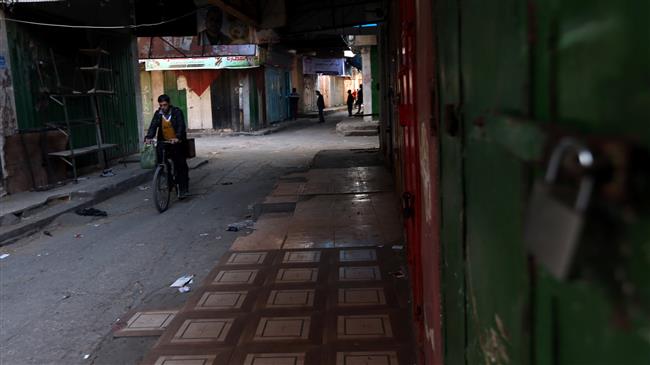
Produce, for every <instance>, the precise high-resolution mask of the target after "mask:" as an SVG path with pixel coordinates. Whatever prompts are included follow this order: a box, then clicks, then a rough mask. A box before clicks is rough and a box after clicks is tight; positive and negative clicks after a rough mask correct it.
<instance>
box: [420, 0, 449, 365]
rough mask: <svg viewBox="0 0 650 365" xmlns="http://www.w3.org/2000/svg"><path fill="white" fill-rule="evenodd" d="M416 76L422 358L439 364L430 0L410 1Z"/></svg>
mask: <svg viewBox="0 0 650 365" xmlns="http://www.w3.org/2000/svg"><path fill="white" fill-rule="evenodd" d="M415 9H416V11H415V24H416V25H415V34H416V36H415V44H416V46H415V58H416V60H417V61H418V62H416V65H415V72H416V74H417V75H418V77H417V78H416V79H415V85H414V87H415V89H416V90H417V92H416V101H415V107H414V110H415V111H416V113H415V115H416V117H415V123H416V128H417V137H418V140H417V141H416V145H417V148H418V162H419V166H418V167H419V175H420V180H419V189H420V190H419V194H418V195H419V199H418V201H419V202H421V203H420V207H419V208H420V212H421V214H420V217H418V219H419V220H420V222H419V225H420V232H419V234H420V264H421V275H422V282H421V284H422V326H423V331H424V339H423V340H424V342H423V343H422V355H423V362H424V363H425V364H432V365H441V364H442V363H443V360H442V358H443V348H444V347H443V342H444V339H443V338H442V329H441V318H442V300H441V296H442V294H441V285H440V282H441V280H440V276H441V270H440V262H441V257H440V252H441V250H440V193H439V189H440V184H439V181H440V180H439V170H440V167H439V166H440V165H439V143H438V118H437V116H438V115H439V114H438V108H437V105H438V102H437V98H436V94H437V92H436V85H437V80H436V74H435V72H436V69H437V66H436V64H437V62H436V54H435V47H434V45H435V42H434V36H435V34H434V26H433V9H432V2H431V1H430V0H416V1H415Z"/></svg>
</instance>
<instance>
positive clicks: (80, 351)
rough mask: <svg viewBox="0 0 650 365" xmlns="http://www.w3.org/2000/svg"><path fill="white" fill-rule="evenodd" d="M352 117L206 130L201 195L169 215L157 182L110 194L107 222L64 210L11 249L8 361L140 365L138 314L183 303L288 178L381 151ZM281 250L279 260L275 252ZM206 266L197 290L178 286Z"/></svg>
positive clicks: (3, 282) (3, 296)
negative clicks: (154, 189) (356, 129)
mask: <svg viewBox="0 0 650 365" xmlns="http://www.w3.org/2000/svg"><path fill="white" fill-rule="evenodd" d="M341 118H342V115H338V114H337V115H334V116H330V117H328V122H327V123H325V124H324V125H318V124H315V121H305V122H302V123H297V124H295V125H293V126H292V127H291V128H289V129H286V130H284V131H281V132H279V133H276V134H271V135H268V136H259V137H245V136H239V137H206V138H201V139H198V140H197V150H198V151H197V152H198V154H199V156H200V157H202V158H206V159H208V160H209V163H208V164H206V165H204V166H202V167H200V168H198V169H196V170H193V171H192V172H191V174H190V178H191V182H190V185H191V190H192V193H193V194H194V196H193V197H192V198H191V199H188V200H186V201H182V202H177V201H174V202H173V204H172V206H171V208H170V210H169V211H167V212H165V213H164V214H159V213H158V212H157V211H156V210H155V208H154V206H153V203H152V201H151V190H150V189H149V187H148V184H143V185H141V186H139V187H136V188H134V189H131V190H130V191H127V192H126V193H124V194H122V195H119V196H116V197H114V198H111V199H109V200H106V201H104V202H103V203H101V204H99V205H97V206H96V208H98V209H101V210H104V211H106V212H107V213H108V217H105V218H91V217H81V216H77V215H74V214H64V215H62V216H60V217H59V218H57V219H56V220H55V221H54V222H53V223H52V224H50V226H48V227H46V228H44V229H43V230H41V231H40V232H39V233H37V234H35V235H33V236H30V237H27V238H25V239H22V240H20V241H18V242H16V243H14V244H12V245H9V246H5V247H2V249H1V250H0V251H1V252H0V253H2V254H9V256H8V257H6V258H4V259H2V260H0V302H1V303H2V305H1V306H0V321H1V325H0V343H2V352H1V353H0V362H1V363H2V364H18V365H22V364H92V363H95V364H136V363H139V362H140V361H142V359H143V356H144V355H146V354H147V352H148V351H149V349H150V348H152V346H154V344H155V343H156V341H157V340H158V338H156V337H129V338H121V337H120V338H114V337H113V334H114V333H113V330H114V329H115V326H116V324H117V323H120V322H121V321H123V318H124V317H125V315H126V314H128V313H130V312H133V311H135V310H138V311H141V310H158V309H170V308H172V309H179V308H181V307H183V305H185V304H186V303H187V300H188V298H190V297H191V296H192V293H193V292H196V290H197V289H198V287H199V283H202V282H204V280H206V278H208V275H209V273H210V272H211V270H212V269H213V268H214V265H215V263H217V262H219V260H220V259H221V258H222V257H224V255H225V254H226V253H227V252H228V250H229V248H230V247H231V245H232V244H233V243H234V242H235V240H236V239H237V238H239V237H245V236H247V233H248V232H249V231H246V230H241V231H238V232H233V231H227V227H228V225H229V224H231V223H234V222H241V221H244V220H247V219H250V218H251V216H252V215H254V214H255V209H254V208H255V207H256V205H257V204H260V203H264V201H265V199H267V196H268V195H269V194H271V193H272V192H273V189H274V188H275V187H276V183H277V182H278V180H279V179H280V178H281V177H282V176H285V175H286V174H290V173H296V172H304V171H306V170H307V168H308V166H309V164H310V162H311V161H312V160H313V158H314V156H315V155H316V153H317V152H318V151H320V150H346V149H351V148H352V149H367V148H376V147H377V144H378V143H377V138H376V137H345V138H344V137H341V136H339V135H337V134H336V133H335V131H334V125H335V123H336V121H338V120H340V119H341ZM269 257H270V256H269ZM184 274H195V275H196V276H195V278H194V281H195V283H196V284H195V285H194V289H193V292H189V293H180V292H179V291H178V290H176V289H175V288H170V287H169V285H170V284H171V283H172V282H173V281H174V280H175V279H176V278H177V277H179V276H181V275H184Z"/></svg>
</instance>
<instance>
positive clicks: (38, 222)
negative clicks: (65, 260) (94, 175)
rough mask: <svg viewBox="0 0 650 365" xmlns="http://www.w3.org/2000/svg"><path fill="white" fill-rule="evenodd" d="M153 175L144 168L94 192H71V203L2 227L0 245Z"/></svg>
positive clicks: (0, 229)
mask: <svg viewBox="0 0 650 365" xmlns="http://www.w3.org/2000/svg"><path fill="white" fill-rule="evenodd" d="M152 175H153V170H144V171H142V172H141V173H139V174H136V175H134V176H131V177H129V178H128V179H125V180H122V181H120V182H117V183H115V184H112V185H109V186H106V187H104V188H102V189H99V190H97V191H95V192H94V193H89V194H77V193H71V194H69V196H70V202H69V203H66V204H61V205H55V206H53V207H51V208H46V209H45V210H44V211H43V212H41V213H38V214H36V215H34V216H33V217H31V218H30V219H29V220H28V221H24V222H21V223H18V224H15V225H10V226H7V227H0V246H5V245H8V244H11V243H13V242H15V241H17V240H18V239H20V238H22V237H25V236H27V235H29V234H32V233H34V232H36V231H38V230H40V229H42V228H44V227H46V226H47V225H48V224H50V223H52V221H54V219H56V218H57V217H58V216H60V215H63V214H65V213H69V212H72V211H75V210H77V209H83V208H89V207H91V206H93V205H95V204H98V203H101V202H103V201H105V200H107V199H109V198H111V197H113V196H115V195H118V194H121V193H123V192H125V191H127V190H129V189H131V188H133V187H136V186H138V185H141V184H143V183H145V182H147V181H149V180H150V179H151V177H152Z"/></svg>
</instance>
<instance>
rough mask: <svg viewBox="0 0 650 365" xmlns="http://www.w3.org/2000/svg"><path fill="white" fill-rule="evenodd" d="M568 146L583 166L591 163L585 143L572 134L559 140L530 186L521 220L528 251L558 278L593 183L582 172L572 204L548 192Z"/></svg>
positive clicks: (570, 253) (563, 273)
mask: <svg viewBox="0 0 650 365" xmlns="http://www.w3.org/2000/svg"><path fill="white" fill-rule="evenodd" d="M569 150H573V151H575V152H576V154H577V156H578V162H579V163H580V165H581V166H582V167H583V168H589V167H591V166H592V165H593V155H592V153H591V151H589V149H588V148H587V147H585V146H584V145H583V144H581V143H580V142H578V141H576V140H574V139H572V138H564V139H562V140H560V142H559V144H558V145H557V146H556V147H555V149H554V150H553V153H552V154H551V159H550V161H549V164H548V168H547V170H546V175H545V176H544V181H537V182H536V183H535V185H534V187H533V192H532V196H531V199H530V202H529V204H528V208H527V214H526V220H525V223H524V242H525V243H526V246H527V249H528V251H529V252H530V253H531V254H532V255H533V257H534V258H535V260H536V262H537V263H539V264H541V265H542V266H544V267H545V268H546V269H547V270H548V271H549V272H550V273H551V274H552V275H553V276H554V277H556V278H557V279H560V280H563V279H566V278H567V276H568V275H569V271H570V268H571V263H572V261H573V256H574V254H575V251H576V248H577V245H578V240H579V238H580V233H581V231H582V226H583V221H584V217H583V216H584V212H585V210H586V209H587V206H588V205H589V200H590V199H591V192H592V190H593V185H594V179H593V177H592V176H591V175H590V174H588V173H587V174H585V175H584V177H583V178H582V180H581V181H580V187H579V189H578V196H577V197H576V201H575V204H574V206H573V207H571V206H567V205H566V204H565V203H563V202H561V201H559V200H558V199H557V198H556V197H554V196H553V195H552V194H551V186H552V185H553V184H554V183H555V181H556V179H557V175H558V172H559V169H560V165H561V163H562V160H563V158H564V155H565V153H566V152H567V151H569Z"/></svg>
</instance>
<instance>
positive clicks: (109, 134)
mask: <svg viewBox="0 0 650 365" xmlns="http://www.w3.org/2000/svg"><path fill="white" fill-rule="evenodd" d="M7 26H8V29H7V30H8V40H9V47H10V53H11V61H12V70H11V71H12V75H13V78H14V93H15V97H16V112H17V117H18V126H19V128H21V129H31V128H42V127H44V126H45V124H46V123H47V122H49V121H63V119H64V118H63V110H62V108H61V107H60V106H58V105H57V104H56V103H54V102H52V101H51V100H50V99H49V98H48V94H49V93H53V92H56V90H57V85H56V79H55V76H54V75H55V74H54V67H53V61H52V57H51V53H50V50H52V51H53V53H54V58H55V59H56V63H57V67H58V71H59V73H60V78H61V80H62V83H63V84H64V86H69V87H71V86H72V85H73V84H79V80H80V79H79V76H78V74H76V73H75V72H74V68H75V66H76V65H78V64H81V63H82V62H83V63H84V65H85V64H86V63H88V62H89V61H92V60H87V59H85V58H83V57H80V56H79V52H78V50H79V49H80V48H90V47H95V46H96V44H99V43H100V42H101V43H102V44H103V48H104V49H106V50H107V51H109V52H110V56H107V58H106V60H105V61H106V66H108V67H110V68H111V69H112V70H113V73H112V76H111V77H110V78H109V79H112V80H113V89H114V90H115V92H116V94H115V95H114V96H113V97H112V98H111V97H102V99H101V103H100V114H101V115H102V119H103V130H104V141H105V142H106V143H116V144H118V145H119V148H117V149H113V150H110V151H109V155H110V156H111V157H117V156H119V155H124V154H129V153H133V152H136V151H137V150H138V145H139V141H138V118H137V112H136V105H135V92H136V90H135V83H134V79H135V77H139V76H138V75H137V74H136V70H135V64H136V60H135V59H134V58H133V56H132V54H131V41H132V39H133V38H132V37H131V36H129V35H125V34H117V33H115V34H113V35H106V34H102V35H99V34H89V33H85V32H83V31H78V30H72V31H70V30H61V29H56V30H52V29H50V30H48V31H47V32H44V31H43V28H40V27H30V26H25V25H17V24H14V23H8V24H7ZM88 39H91V40H94V42H96V43H93V41H91V43H92V45H91V46H89V43H88ZM37 65H39V66H38V67H37ZM86 84H88V82H86ZM69 100H70V102H69V104H68V105H69V113H70V119H80V118H87V117H92V115H93V113H92V109H91V108H90V99H89V98H70V99H69ZM93 144H96V138H95V130H94V126H92V125H79V126H75V127H73V145H74V147H75V148H78V147H83V146H90V145H93ZM88 162H91V161H88Z"/></svg>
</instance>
